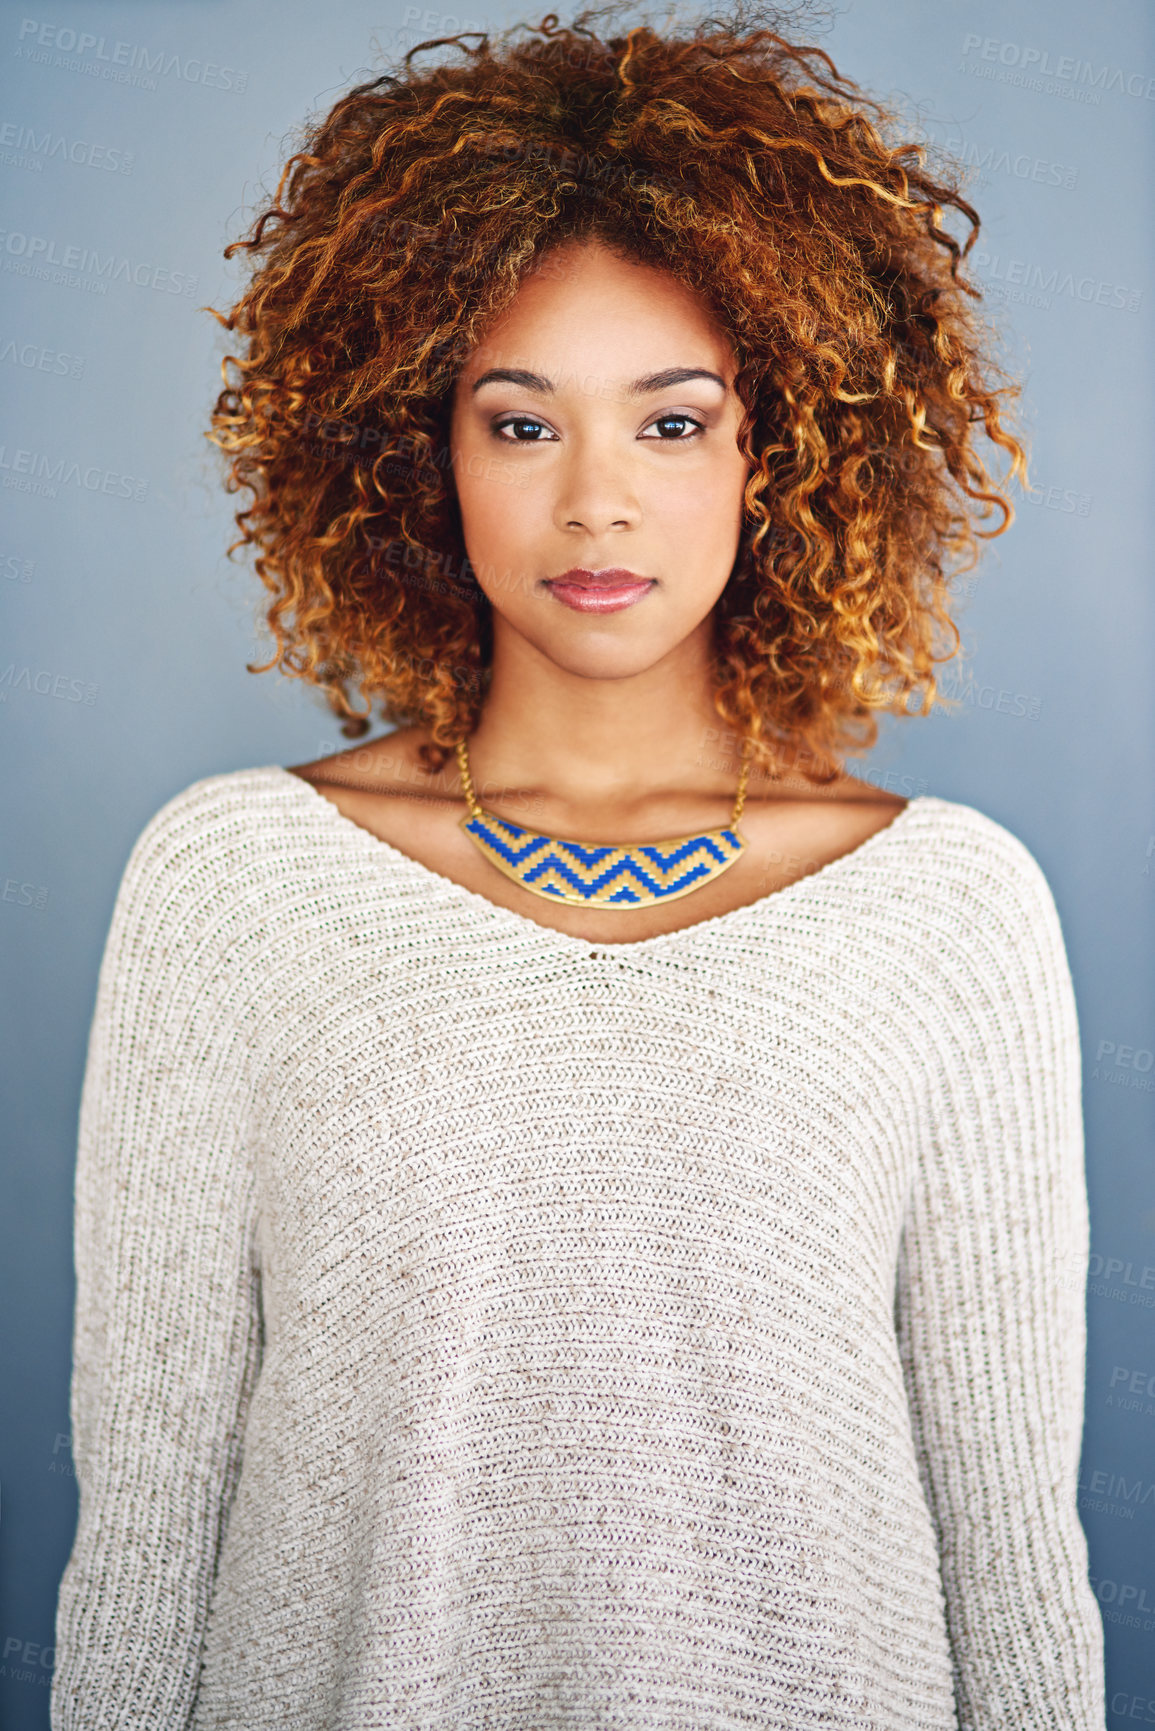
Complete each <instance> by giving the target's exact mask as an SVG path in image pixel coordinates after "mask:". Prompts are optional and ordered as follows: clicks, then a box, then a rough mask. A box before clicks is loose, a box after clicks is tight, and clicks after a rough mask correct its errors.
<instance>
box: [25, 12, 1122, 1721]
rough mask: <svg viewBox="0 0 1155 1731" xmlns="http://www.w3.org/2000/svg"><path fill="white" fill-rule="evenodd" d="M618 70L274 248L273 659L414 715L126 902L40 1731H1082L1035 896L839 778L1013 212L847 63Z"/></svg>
mask: <svg viewBox="0 0 1155 1731" xmlns="http://www.w3.org/2000/svg"><path fill="white" fill-rule="evenodd" d="M588 22H589V20H588V16H587V15H583V16H582V17H581V18H579V19H578V20H577V21H576V22H575V24H574V25H573V27H572V28H570V29H568V30H562V29H558V28H556V20H555V19H553V18H552V17H551V18H548V19H546V20H545V21H544V22H543V23H542V25H541V26H540V28H539V30H537V31H536V32H531V33H530V35H529V38H528V40H523V41H518V40H514V39H512V38H511V39H506V40H505V41H504V42H503V43H502V44H500V45H499V47H500V51H495V50H494V48H493V46H492V45H491V44H489V42H488V41H487V40H486V39H484V38H483V39H482V41H481V44H480V46H478V47H475V48H464V49H462V50H461V57H460V58H459V59H458V60H456V61H453V62H449V63H446V64H443V65H441V66H440V67H438V68H435V69H433V70H427V71H424V72H421V73H418V72H417V71H416V70H413V69H411V68H409V69H408V70H407V72H406V76H404V77H402V78H399V79H393V78H386V79H382V80H379V81H377V82H376V83H373V84H367V85H364V86H361V87H360V88H358V89H357V90H354V91H353V92H352V93H350V94H349V95H347V96H346V97H344V98H343V99H342V100H341V101H340V102H338V103H337V105H336V106H335V108H334V109H333V111H332V112H331V113H330V114H329V115H328V116H327V117H326V118H325V119H324V121H322V122H321V123H320V124H319V125H318V126H317V127H315V128H314V130H313V132H312V133H311V135H310V138H309V140H308V142H307V148H306V149H305V150H304V151H303V152H302V153H301V154H300V155H298V156H297V157H295V158H294V159H293V161H292V162H291V163H290V165H289V167H288V169H287V170H286V174H285V177H284V178H283V180H282V184H281V187H280V188H279V190H278V195H277V198H276V200H275V203H274V206H273V207H272V209H271V210H270V211H268V212H266V213H265V215H264V216H263V217H262V218H261V219H260V221H258V223H257V224H256V226H255V228H254V231H253V234H252V236H251V238H250V240H249V241H248V242H246V243H245V244H247V245H248V246H249V247H250V249H251V251H252V253H253V255H254V267H253V276H252V282H251V284H250V286H249V288H248V290H247V292H246V294H245V296H244V298H243V299H242V300H241V301H240V302H239V304H238V306H237V307H236V308H234V309H233V312H232V313H231V314H230V315H229V316H228V318H227V319H223V320H222V322H224V323H225V324H226V326H227V328H229V329H230V330H238V331H240V332H242V333H243V335H244V337H245V339H246V348H245V353H244V354H243V356H241V357H239V358H238V357H231V359H232V364H234V365H235V366H236V367H237V368H238V369H239V379H238V381H237V382H236V384H235V385H234V386H232V387H228V374H227V372H226V375H225V377H226V389H225V390H224V391H223V392H222V393H221V396H220V398H219V399H218V402H217V405H216V410H215V413H214V419H213V428H214V436H215V437H216V439H217V441H218V443H219V444H220V445H221V446H222V448H223V449H224V450H225V451H227V452H229V453H230V454H231V456H232V474H233V484H234V485H243V486H245V487H247V488H249V489H250V490H251V492H252V502H251V503H250V505H249V506H248V508H247V509H246V510H244V511H242V512H240V513H238V523H239V524H240V526H241V529H242V531H243V539H244V541H245V542H248V543H252V544H253V545H255V546H256V547H257V548H258V550H259V558H258V566H257V568H258V571H259V572H260V575H261V576H262V578H263V580H264V581H265V583H266V584H267V585H268V587H269V589H270V591H271V592H272V594H273V597H274V600H273V603H272V605H271V607H270V611H269V619H270V624H271V626H272V628H273V630H274V633H275V635H276V638H277V658H276V661H277V664H279V665H281V666H283V667H284V669H285V670H286V671H288V672H291V673H294V674H296V675H298V676H302V677H305V678H307V679H309V680H311V681H312V682H314V683H315V684H317V685H318V686H320V687H321V688H322V689H323V690H324V691H325V692H326V695H327V697H328V699H329V701H330V703H331V705H332V707H333V709H334V710H335V712H336V713H337V714H339V715H341V716H343V717H345V718H346V731H347V733H353V735H354V736H355V735H356V731H357V729H358V725H359V724H360V726H361V727H362V728H363V727H364V726H366V725H367V722H365V720H364V717H363V716H358V715H357V713H356V712H355V711H354V710H353V708H352V707H351V705H350V703H349V700H348V690H347V686H348V684H349V682H350V681H351V680H357V681H358V682H359V685H360V689H361V692H362V694H363V695H364V696H366V697H368V698H370V699H372V698H374V697H376V698H379V699H380V701H381V704H382V714H383V716H384V719H386V720H387V721H390V722H392V723H395V724H397V725H396V726H395V728H394V731H392V732H390V733H388V734H387V735H386V736H385V737H384V738H382V739H380V740H378V741H376V742H374V743H372V744H370V745H367V746H365V747H361V748H357V747H354V748H351V749H350V750H349V751H346V752H343V753H339V754H337V755H335V756H327V757H323V758H321V759H319V760H317V761H315V762H313V763H309V764H303V765H297V766H295V767H294V768H293V769H292V770H287V769H285V768H282V767H280V766H267V767H263V768H257V769H251V770H243V771H235V772H230V773H226V774H219V775H212V776H209V777H207V778H206V779H203V780H201V781H198V782H196V783H195V784H193V785H192V786H191V787H189V788H187V789H185V790H184V791H183V792H181V793H178V794H177V795H176V796H175V797H174V798H173V799H171V800H169V802H168V803H167V804H166V805H165V806H164V807H163V808H162V809H161V810H160V811H159V812H158V813H157V815H156V816H155V817H154V818H153V819H152V820H151V822H150V824H149V825H148V826H147V827H146V829H145V831H144V832H143V834H142V835H141V836H140V838H139V840H138V841H137V843H136V845H135V848H134V850H133V852H132V855H131V857H130V860H129V862H128V866H127V868H126V872H125V876H124V879H123V882H122V885H121V889H120V893H119V897H118V900H117V905H116V910H115V913H114V917H113V921H112V926H111V930H110V933H109V939H108V946H107V952H106V956H105V960H104V963H103V966H102V971H101V976H100V984H99V994H98V1003H97V1009H96V1015H95V1019H94V1025H93V1032H92V1036H91V1044H90V1053H89V1059H88V1069H87V1072H86V1077H85V1086H84V1095H83V1101H82V1111H81V1132H80V1150H79V1166H78V1176H77V1199H76V1256H77V1278H78V1291H77V1311H76V1337H75V1369H74V1382H73V1403H74V1410H73V1428H74V1447H75V1450H76V1453H77V1457H78V1462H79V1476H80V1480H81V1486H82V1492H81V1509H80V1522H79V1529H78V1532H77V1537H76V1542H75V1548H74V1550H73V1554H72V1557H71V1560H70V1562H69V1565H68V1570H67V1572H66V1574H65V1577H64V1581H63V1584H62V1589H61V1597H60V1608H59V1614H58V1631H57V1646H58V1661H57V1672H56V1677H55V1682H54V1689H53V1723H54V1725H55V1726H56V1727H58V1728H64V1727H81V1726H83V1727H85V1728H86V1731H90V1728H93V1727H97V1726H101V1725H113V1724H115V1725H118V1726H127V1725H134V1726H141V1727H143V1726H149V1727H159V1726H164V1727H177V1726H179V1727H186V1726H191V1727H196V1728H197V1731H207V1728H209V1727H212V1728H214V1731H216V1728H223V1727H236V1728H238V1731H239V1728H241V1727H243V1728H244V1731H264V1728H268V1731H272V1728H273V1727H276V1728H277V1731H287V1728H288V1727H292V1728H294V1731H305V1728H306V1727H307V1728H309V1731H314V1728H320V1727H352V1726H370V1725H379V1726H384V1725H388V1726H390V1727H400V1726H407V1727H408V1726H411V1727H415V1728H417V1727H419V1728H420V1731H431V1728H433V1727H444V1728H446V1731H448V1728H450V1727H452V1728H453V1731H463V1728H465V1727H482V1726H484V1727H503V1728H512V1727H523V1728H531V1727H532V1728H534V1731H536V1728H538V1727H543V1726H546V1725H569V1726H581V1727H594V1726H604V1727H609V1726H611V1725H612V1726H637V1727H643V1726H644V1727H669V1728H673V1727H686V1728H689V1727H693V1728H694V1731H699V1728H702V1727H706V1726H710V1727H723V1726H735V1727H736V1726H739V1725H743V1726H758V1727H760V1728H767V1727H773V1728H781V1731H787V1728H790V1731H793V1728H795V1727H802V1726H810V1725H823V1726H844V1727H852V1726H853V1727H855V1728H857V1731H862V1728H864V1727H868V1726H869V1727H873V1728H876V1731H899V1728H905V1727H909V1728H910V1731H939V1728H942V1731H945V1728H947V1727H951V1728H954V1727H967V1728H975V1731H988V1728H989V1731H995V1727H998V1728H999V1731H1004V1728H1006V1727H1011V1726H1013V1727H1016V1728H1019V1727H1022V1728H1025V1727H1028V1726H1029V1727H1031V1728H1032V1731H1037V1728H1041V1727H1044V1726H1045V1727H1056V1728H1057V1727H1064V1728H1072V1731H1073V1728H1075V1727H1078V1728H1079V1731H1087V1728H1090V1727H1097V1728H1101V1727H1102V1726H1103V1723H1104V1705H1103V1684H1102V1630H1101V1623H1100V1619H1099V1613H1098V1609H1097V1606H1096V1603H1095V1600H1094V1598H1093V1595H1092V1593H1091V1590H1090V1587H1089V1585H1088V1583H1087V1576H1086V1563H1087V1558H1086V1548H1085V1542H1084V1538H1083V1533H1082V1530H1081V1527H1080V1525H1079V1521H1078V1517H1077V1514H1076V1506H1075V1486H1076V1471H1077V1465H1078V1458H1079V1445H1080V1435H1081V1420H1082V1387H1083V1385H1082V1377H1083V1351H1084V1318H1083V1300H1082V1291H1081V1286H1080V1284H1079V1282H1078V1281H1077V1280H1072V1278H1071V1271H1072V1269H1074V1270H1076V1271H1078V1272H1079V1273H1080V1274H1081V1272H1083V1271H1085V1260H1086V1254H1087V1218H1086V1194H1085V1187H1084V1178H1083V1168H1082V1121H1081V1109H1080V1095H1079V1086H1080V1083H1079V1047H1078V1030H1077V1024H1076V1013H1075V1002H1074V996H1073V991H1072V985H1071V979H1070V974H1069V970H1068V965H1067V961H1066V956H1065V953H1064V947H1063V939H1062V933H1061V930H1060V926H1059V920H1058V915H1057V912H1056V909H1055V905H1054V901H1053V899H1052V896H1051V893H1050V890H1049V888H1048V885H1047V883H1046V881H1045V879H1044V877H1043V874H1042V872H1041V871H1040V868H1039V866H1038V865H1037V863H1036V862H1035V860H1034V859H1033V857H1032V856H1031V854H1030V853H1029V852H1028V851H1027V849H1026V848H1025V847H1024V846H1023V844H1022V843H1021V842H1020V841H1018V839H1017V838H1016V837H1014V836H1013V835H1012V834H1011V833H1010V832H1009V831H1008V830H1006V829H1005V828H1003V827H1002V826H1000V825H999V824H997V823H996V822H994V821H993V820H992V819H990V818H988V817H986V816H984V815H983V814H982V813H980V812H978V811H977V810H975V809H973V808H972V807H969V806H966V805H962V804H959V803H956V802H952V801H949V800H944V799H939V798H937V797H933V796H925V795H924V796H921V797H916V798H912V799H909V800H906V799H899V798H896V797H893V796H891V795H889V794H881V793H880V792H878V791H877V790H876V789H874V788H872V787H871V786H870V785H869V784H867V783H866V782H864V781H862V780H859V779H857V778H855V777H853V776H851V775H849V774H847V773H846V772H845V771H844V770H843V769H842V767H841V765H840V763H839V761H838V754H839V752H840V750H843V749H845V748H846V747H847V745H848V744H852V743H855V742H857V743H858V744H859V745H861V743H862V742H863V741H865V742H866V743H870V742H871V741H872V740H873V738H874V737H875V723H874V719H873V712H874V711H875V710H877V709H880V708H900V709H905V708H907V707H909V699H910V698H911V697H912V696H921V697H922V698H923V699H926V698H928V697H929V698H932V699H933V697H934V696H935V686H934V676H933V665H934V662H935V649H936V647H937V643H936V637H935V632H936V629H937V628H939V627H942V626H944V625H949V624H950V621H949V614H948V613H947V611H946V601H947V596H948V584H949V580H950V577H951V576H952V574H953V568H954V567H955V566H957V564H958V563H959V556H960V554H966V553H968V552H969V554H970V555H971V557H972V561H973V555H974V549H975V545H976V543H975V535H976V534H977V533H981V531H977V530H976V529H975V528H974V519H975V518H976V517H978V518H981V517H983V516H986V515H989V513H990V511H991V509H992V508H997V509H999V510H1000V511H1001V512H1002V517H1003V521H1002V524H1001V525H1000V530H1001V528H1002V527H1005V526H1006V523H1007V521H1008V520H1009V516H1010V507H1009V504H1008V502H1007V500H1006V498H1005V497H1004V494H1003V492H1002V491H1001V490H1000V487H999V486H998V485H997V484H996V483H995V482H994V481H993V480H992V479H991V477H990V476H989V475H988V473H987V471H986V469H985V468H984V466H983V464H982V461H981V460H980V457H979V455H978V453H977V451H976V447H975V435H976V430H977V429H978V427H979V426H980V425H981V427H982V429H983V431H984V433H985V435H986V436H987V437H988V438H989V439H990V440H992V441H993V442H994V444H995V445H997V446H999V447H1001V448H1002V449H1003V450H1004V451H1006V452H1007V453H1009V455H1010V457H1011V468H1012V472H1013V473H1017V474H1020V475H1021V474H1023V473H1024V472H1025V468H1024V462H1023V451H1022V447H1021V446H1020V445H1019V443H1018V442H1017V440H1016V439H1015V438H1014V437H1013V436H1012V434H1011V433H1010V432H1009V431H1008V430H1007V428H1006V426H1005V424H1004V420H1003V418H1002V416H1001V414H1000V398H1001V397H1002V396H1003V395H1004V394H1006V393H1005V391H1001V390H997V389H996V388H995V387H994V385H993V384H992V382H991V380H992V369H991V367H990V364H989V361H988V359H987V357H986V352H985V348H984V342H985V338H984V334H983V332H982V330H981V328H980V327H979V326H978V325H977V323H976V322H975V319H974V316H973V313H972V311H971V309H970V307H969V305H968V297H971V296H973V293H974V291H973V290H972V289H971V288H970V287H968V286H967V284H966V281H965V277H964V276H963V274H962V272H961V270H960V262H961V259H962V257H963V249H961V248H960V246H959V244H958V242H957V241H956V240H954V239H953V238H952V237H951V236H950V235H949V233H948V232H947V231H946V229H945V228H944V227H943V226H942V222H941V218H942V215H943V211H944V209H945V208H946V207H947V206H952V207H953V208H954V209H955V210H957V211H959V212H961V213H962V214H963V215H964V216H966V217H967V218H968V219H969V220H970V221H971V224H972V229H971V234H970V240H971V241H972V242H973V239H974V233H975V231H976V228H977V218H976V217H975V216H974V213H973V211H972V210H971V208H970V206H969V205H968V204H967V203H966V202H965V201H964V200H963V199H962V198H961V197H960V196H959V194H958V192H957V189H954V188H952V186H951V185H949V184H946V183H940V182H937V181H935V180H932V179H931V178H930V177H929V175H928V173H927V172H926V169H925V165H924V162H923V159H922V157H921V156H920V153H919V152H918V151H917V150H916V149H914V148H913V147H903V146H900V145H897V144H893V143H887V142H885V131H884V124H885V120H886V117H885V116H884V115H883V114H882V112H881V111H880V110H879V111H874V110H873V109H872V105H871V104H869V102H868V100H867V99H866V98H864V97H862V96H861V95H857V96H853V99H852V94H851V93H853V92H854V90H855V88H856V87H853V86H851V85H849V83H848V81H846V80H842V79H840V78H839V75H838V74H837V72H836V71H835V69H834V68H833V66H832V65H831V64H830V62H829V61H828V60H827V59H826V57H825V56H824V55H822V54H820V53H819V52H818V51H817V50H807V51H803V50H799V49H797V48H795V47H793V46H791V45H790V44H788V43H787V42H785V41H784V40H783V39H782V38H780V37H779V36H776V35H774V34H773V33H771V32H769V31H767V30H765V29H756V30H745V31H744V30H743V29H742V28H740V27H739V25H738V24H734V25H726V24H721V23H718V22H716V21H714V22H712V23H711V24H710V25H709V27H708V28H707V27H705V26H703V27H702V29H701V30H700V31H699V32H697V33H694V32H689V33H687V34H684V35H681V36H673V35H671V36H660V35H658V34H656V33H655V32H653V31H652V30H650V29H648V28H642V27H639V28H635V29H633V30H630V31H629V32H628V33H626V34H624V35H622V36H621V37H614V38H612V39H610V40H608V41H607V40H603V39H602V38H600V37H598V36H597V35H595V34H594V33H593V32H592V31H590V30H589V29H588V28H587V26H588ZM824 68H825V69H824ZM872 113H873V118H871V114H872ZM230 250H231V249H230ZM218 316H220V315H218ZM991 532H995V531H991ZM939 659H941V657H939Z"/></svg>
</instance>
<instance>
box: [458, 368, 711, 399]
mask: <svg viewBox="0 0 1155 1731" xmlns="http://www.w3.org/2000/svg"><path fill="white" fill-rule="evenodd" d="M687 379H712V380H713V381H714V383H715V384H716V385H721V387H722V389H723V390H726V389H727V388H728V387H727V385H726V381H725V379H724V378H722V377H721V375H720V374H719V373H711V372H709V371H708V370H707V369H706V368H705V367H667V369H666V371H665V372H664V373H646V374H645V375H644V377H642V378H640V379H635V380H634V382H633V384H631V385H627V386H626V395H627V397H644V396H646V395H648V393H649V392H651V391H667V390H669V389H670V387H671V386H672V385H682V384H685V383H686V381H687ZM499 380H500V381H502V382H504V383H505V384H509V385H520V386H521V387H522V389H523V390H526V391H540V392H541V393H542V394H543V395H551V394H552V393H553V392H554V391H556V390H557V386H556V385H555V384H554V383H553V381H552V379H547V378H546V377H545V376H544V375H543V374H542V373H531V372H527V371H526V370H525V369H524V368H523V367H491V368H490V370H489V372H487V373H482V375H481V377H480V378H479V379H477V380H475V382H474V385H473V389H474V391H479V390H480V389H481V387H482V385H490V384H494V383H496V382H497V381H499Z"/></svg>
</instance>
